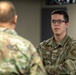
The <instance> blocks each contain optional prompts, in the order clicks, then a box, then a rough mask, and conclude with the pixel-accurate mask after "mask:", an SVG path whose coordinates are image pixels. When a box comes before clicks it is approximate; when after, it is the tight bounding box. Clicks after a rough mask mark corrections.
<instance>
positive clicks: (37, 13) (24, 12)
mask: <svg viewBox="0 0 76 75" xmlns="http://www.w3.org/2000/svg"><path fill="white" fill-rule="evenodd" d="M11 1H13V3H14V4H15V6H16V9H17V14H18V23H17V28H16V30H17V32H18V33H19V35H21V36H23V37H24V38H27V39H28V40H30V41H31V42H32V43H33V44H34V45H35V46H37V45H38V44H39V43H40V26H41V8H43V7H44V8H46V7H47V8H49V7H50V8H51V7H67V12H68V14H69V16H70V27H69V29H68V34H69V35H70V36H71V37H73V38H76V34H75V32H76V10H75V9H76V8H75V7H76V4H69V5H58V6H56V5H54V6H45V3H44V0H21V1H20V0H19V1H15V0H11Z"/></svg>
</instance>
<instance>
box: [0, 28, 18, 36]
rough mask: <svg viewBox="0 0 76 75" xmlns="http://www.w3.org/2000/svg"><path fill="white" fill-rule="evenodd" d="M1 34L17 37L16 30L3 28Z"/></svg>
mask: <svg viewBox="0 0 76 75" xmlns="http://www.w3.org/2000/svg"><path fill="white" fill-rule="evenodd" d="M0 32H7V33H9V34H13V35H17V32H16V31H15V30H14V29H8V28H3V27H0Z"/></svg>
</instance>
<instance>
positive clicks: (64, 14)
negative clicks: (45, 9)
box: [51, 9, 69, 23]
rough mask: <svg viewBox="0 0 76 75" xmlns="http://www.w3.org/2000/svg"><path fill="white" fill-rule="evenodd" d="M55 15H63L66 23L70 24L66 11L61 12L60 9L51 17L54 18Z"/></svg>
mask: <svg viewBox="0 0 76 75" xmlns="http://www.w3.org/2000/svg"><path fill="white" fill-rule="evenodd" d="M53 14H60V15H63V17H64V20H65V21H66V23H67V22H69V15H68V14H67V12H65V11H64V10H60V9H57V10H54V11H53V12H52V13H51V16H52V15H53Z"/></svg>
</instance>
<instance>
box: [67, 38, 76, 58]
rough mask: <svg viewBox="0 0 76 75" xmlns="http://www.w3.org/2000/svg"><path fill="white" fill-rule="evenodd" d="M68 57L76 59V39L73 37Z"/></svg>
mask: <svg viewBox="0 0 76 75" xmlns="http://www.w3.org/2000/svg"><path fill="white" fill-rule="evenodd" d="M68 57H69V58H71V59H76V39H73V38H72V42H71V48H70V50H69V54H68Z"/></svg>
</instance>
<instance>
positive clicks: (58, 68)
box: [37, 35, 76, 75]
mask: <svg viewBox="0 0 76 75" xmlns="http://www.w3.org/2000/svg"><path fill="white" fill-rule="evenodd" d="M37 50H38V53H39V54H40V56H41V58H42V61H43V64H44V66H45V69H46V71H47V74H48V75H76V41H75V40H74V39H72V38H70V37H69V36H68V35H66V36H65V37H64V39H63V40H62V41H61V42H60V44H59V45H57V44H56V43H55V41H54V37H52V38H50V39H48V40H44V41H43V42H41V43H40V44H39V45H38V47H37Z"/></svg>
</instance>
